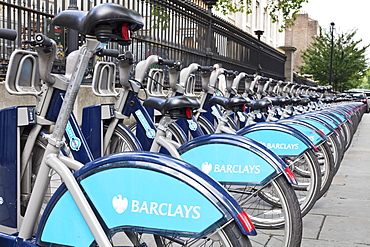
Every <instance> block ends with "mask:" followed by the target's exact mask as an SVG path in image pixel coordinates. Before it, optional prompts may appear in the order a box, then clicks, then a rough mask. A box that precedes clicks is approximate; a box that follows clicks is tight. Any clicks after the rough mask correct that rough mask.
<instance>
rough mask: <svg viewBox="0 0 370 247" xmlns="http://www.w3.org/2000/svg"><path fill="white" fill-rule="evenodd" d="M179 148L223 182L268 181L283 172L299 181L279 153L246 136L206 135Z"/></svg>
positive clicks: (205, 171) (201, 167)
mask: <svg viewBox="0 0 370 247" xmlns="http://www.w3.org/2000/svg"><path fill="white" fill-rule="evenodd" d="M178 151H179V153H180V155H181V158H182V159H183V160H185V161H186V162H188V163H190V164H192V165H193V166H195V167H198V168H199V169H201V170H202V171H203V172H204V173H207V174H208V175H210V176H211V177H213V178H214V179H216V180H217V181H219V182H220V183H223V184H242V185H244V184H247V185H264V184H266V183H267V182H269V181H270V180H271V179H272V178H274V177H275V176H277V175H278V174H281V173H283V174H284V175H285V177H286V178H287V179H288V181H289V182H290V183H294V184H295V183H297V181H296V180H295V178H294V175H293V174H292V173H291V171H290V169H289V167H288V166H287V164H286V163H285V162H284V161H283V160H282V159H281V158H280V157H279V156H277V155H276V154H274V153H273V152H272V151H270V150H268V149H267V148H266V147H265V146H263V145H261V144H260V143H258V142H256V141H253V140H251V139H249V138H246V137H243V136H237V135H231V134H212V135H206V136H203V137H199V138H196V139H194V140H192V141H190V142H188V143H186V144H185V145H183V146H181V147H180V148H179V149H178Z"/></svg>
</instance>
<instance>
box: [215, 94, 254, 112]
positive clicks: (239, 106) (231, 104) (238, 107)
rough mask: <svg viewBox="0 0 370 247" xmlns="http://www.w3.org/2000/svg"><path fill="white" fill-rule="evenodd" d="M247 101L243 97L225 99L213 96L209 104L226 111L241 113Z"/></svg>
mask: <svg viewBox="0 0 370 247" xmlns="http://www.w3.org/2000/svg"><path fill="white" fill-rule="evenodd" d="M248 102H249V100H247V99H246V98H244V97H232V98H226V97H222V96H213V97H212V98H211V99H210V100H209V103H214V104H217V105H220V106H222V107H223V108H225V109H226V110H232V111H233V112H238V111H243V110H244V109H243V108H244V107H245V104H246V103H248Z"/></svg>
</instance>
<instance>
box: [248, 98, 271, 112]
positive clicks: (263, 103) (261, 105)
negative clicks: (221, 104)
mask: <svg viewBox="0 0 370 247" xmlns="http://www.w3.org/2000/svg"><path fill="white" fill-rule="evenodd" d="M246 105H247V106H248V107H250V108H251V110H261V109H266V108H267V107H268V106H269V105H271V102H270V101H269V100H268V99H261V100H252V101H251V102H249V103H247V104H246Z"/></svg>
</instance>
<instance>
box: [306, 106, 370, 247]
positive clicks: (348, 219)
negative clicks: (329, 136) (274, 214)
mask: <svg viewBox="0 0 370 247" xmlns="http://www.w3.org/2000/svg"><path fill="white" fill-rule="evenodd" d="M301 246H302V247H364V246H370V114H369V113H365V115H364V116H363V118H362V121H361V123H360V124H359V126H358V129H357V131H356V133H355V135H354V137H353V141H352V144H351V146H350V148H349V149H348V150H347V152H346V153H345V155H344V157H343V160H342V163H341V166H340V168H339V171H338V173H337V174H336V176H335V178H334V180H333V182H332V185H331V187H330V189H329V191H328V192H327V194H326V195H325V196H323V197H322V198H321V199H320V200H318V201H317V202H316V204H315V206H314V207H313V208H312V210H311V211H310V212H309V214H308V215H306V216H305V217H304V218H303V240H302V245H301Z"/></svg>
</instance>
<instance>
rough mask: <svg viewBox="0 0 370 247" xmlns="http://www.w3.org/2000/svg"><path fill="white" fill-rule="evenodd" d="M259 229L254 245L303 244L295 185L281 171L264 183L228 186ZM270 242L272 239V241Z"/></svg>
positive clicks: (287, 245) (290, 246)
mask: <svg viewBox="0 0 370 247" xmlns="http://www.w3.org/2000/svg"><path fill="white" fill-rule="evenodd" d="M225 188H227V189H228V190H229V192H230V193H231V194H232V195H233V196H234V198H235V199H236V200H237V201H238V203H239V205H240V207H241V208H242V209H243V210H245V211H246V212H247V214H248V216H249V217H250V219H251V220H252V222H253V224H254V225H255V227H256V229H257V232H258V234H257V236H256V237H253V238H250V240H251V242H252V245H253V246H260V245H261V246H270V244H269V243H266V242H265V240H266V239H268V241H269V242H270V241H272V242H274V244H273V246H282V247H293V246H300V243H301V239H302V217H301V210H300V205H299V203H298V199H297V197H296V195H295V193H294V190H293V188H292V186H291V185H290V184H289V183H288V181H287V180H286V178H285V177H284V176H283V175H282V174H280V175H279V176H277V177H276V178H274V179H272V180H271V181H269V182H268V183H267V184H266V185H265V186H241V185H225ZM270 243H271V242H270Z"/></svg>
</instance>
